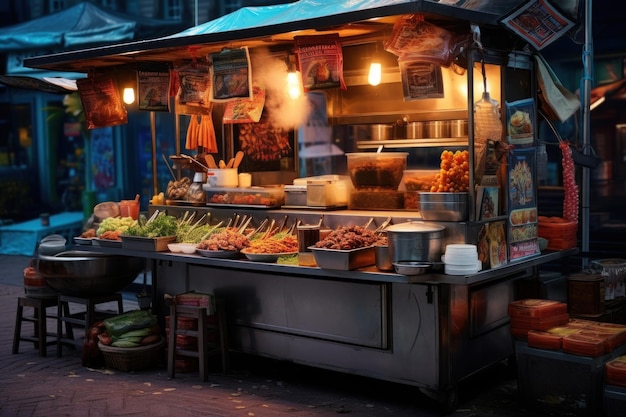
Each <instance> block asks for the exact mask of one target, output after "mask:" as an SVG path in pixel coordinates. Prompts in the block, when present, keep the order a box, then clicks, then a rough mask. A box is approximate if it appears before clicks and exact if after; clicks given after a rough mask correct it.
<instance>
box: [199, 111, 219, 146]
mask: <svg viewBox="0 0 626 417" xmlns="http://www.w3.org/2000/svg"><path fill="white" fill-rule="evenodd" d="M200 129H201V130H202V131H203V132H202V140H203V143H200V145H201V146H202V147H203V148H204V151H205V152H206V153H217V138H216V137H215V127H214V126H213V118H212V117H211V115H210V114H209V115H203V116H202V121H201V122H200Z"/></svg>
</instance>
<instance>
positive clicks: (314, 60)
mask: <svg viewBox="0 0 626 417" xmlns="http://www.w3.org/2000/svg"><path fill="white" fill-rule="evenodd" d="M294 40H295V41H296V55H297V58H298V66H299V68H300V73H301V74H302V86H303V88H304V91H305V92H308V91H311V90H322V89H328V88H341V89H342V90H345V89H346V83H345V81H344V78H343V51H342V49H341V42H340V40H339V35H338V34H329V35H318V36H296V37H295V38H294Z"/></svg>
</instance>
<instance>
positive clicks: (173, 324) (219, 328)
mask: <svg viewBox="0 0 626 417" xmlns="http://www.w3.org/2000/svg"><path fill="white" fill-rule="evenodd" d="M216 307H217V309H216V310H217V311H216V316H217V317H216V318H217V322H216V323H215V324H210V323H209V320H208V318H209V316H208V310H207V307H195V306H182V305H178V304H175V302H174V301H172V303H171V304H170V318H169V329H168V330H169V332H168V333H169V334H168V349H167V375H168V376H169V377H170V378H174V376H175V372H176V358H177V356H185V357H191V358H198V367H199V372H200V377H201V378H202V380H203V381H208V379H209V358H210V357H211V356H214V355H220V356H221V361H222V372H226V370H227V369H228V344H227V335H226V320H225V313H224V308H223V305H222V303H221V302H220V301H219V300H217V301H216ZM179 318H188V319H193V320H195V322H196V323H197V326H193V329H181V328H179V326H178V319H179ZM210 333H213V334H214V335H215V336H216V339H215V342H213V341H209V334H210ZM177 335H183V336H191V337H194V338H197V340H198V346H197V349H194V350H192V349H185V348H182V347H178V346H177V343H176V339H177Z"/></svg>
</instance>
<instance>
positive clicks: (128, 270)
mask: <svg viewBox="0 0 626 417" xmlns="http://www.w3.org/2000/svg"><path fill="white" fill-rule="evenodd" d="M143 268H144V261H143V260H142V259H141V258H134V257H130V256H119V255H110V254H105V253H98V252H83V251H65V252H61V253H59V254H57V255H54V256H48V255H39V257H38V258H37V270H38V272H39V274H40V275H41V276H42V277H43V278H45V279H46V282H47V283H48V285H49V286H50V287H52V288H53V289H55V290H57V291H58V292H60V293H61V294H67V295H73V296H76V297H94V296H99V295H101V296H105V295H110V294H113V293H115V292H118V291H121V290H123V289H124V288H125V287H127V286H128V285H130V284H131V283H132V282H133V281H134V280H135V278H137V275H139V273H140V272H141V271H142V270H143Z"/></svg>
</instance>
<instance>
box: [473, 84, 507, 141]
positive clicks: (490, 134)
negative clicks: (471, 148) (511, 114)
mask: <svg viewBox="0 0 626 417" xmlns="http://www.w3.org/2000/svg"><path fill="white" fill-rule="evenodd" d="M474 137H475V140H476V141H477V142H486V141H487V139H493V140H496V141H497V140H500V138H501V137H502V120H501V119H500V108H499V107H498V102H497V101H496V100H494V99H492V98H491V97H490V96H489V93H488V92H484V93H483V97H482V99H481V100H478V101H477V102H476V103H474Z"/></svg>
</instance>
